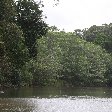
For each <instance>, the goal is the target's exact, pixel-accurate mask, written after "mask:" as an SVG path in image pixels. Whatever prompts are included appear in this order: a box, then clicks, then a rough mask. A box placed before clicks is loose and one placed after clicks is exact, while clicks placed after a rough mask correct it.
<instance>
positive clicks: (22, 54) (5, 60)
mask: <svg viewBox="0 0 112 112" xmlns="http://www.w3.org/2000/svg"><path fill="white" fill-rule="evenodd" d="M15 14H16V13H15V7H14V1H13V0H1V1H0V50H1V53H2V54H0V61H1V63H0V83H2V84H3V82H5V83H12V84H17V82H18V81H19V78H20V70H21V68H22V66H23V65H24V64H25V61H26V60H27V58H26V57H27V49H26V48H25V46H24V38H23V36H22V31H21V30H20V29H19V27H18V26H17V25H16V24H15V23H14V17H15Z"/></svg>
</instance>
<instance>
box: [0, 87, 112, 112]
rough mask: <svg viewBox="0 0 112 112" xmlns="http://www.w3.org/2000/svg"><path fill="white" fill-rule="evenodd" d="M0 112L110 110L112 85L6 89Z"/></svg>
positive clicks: (89, 111) (86, 111)
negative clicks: (110, 86) (111, 86)
mask: <svg viewBox="0 0 112 112" xmlns="http://www.w3.org/2000/svg"><path fill="white" fill-rule="evenodd" d="M0 112H112V88H54V87H43V88H21V89H8V90H4V93H1V94H0Z"/></svg>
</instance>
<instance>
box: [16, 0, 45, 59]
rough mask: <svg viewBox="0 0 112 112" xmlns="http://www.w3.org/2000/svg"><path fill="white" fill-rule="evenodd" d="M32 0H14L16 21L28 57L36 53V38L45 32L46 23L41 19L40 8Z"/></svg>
mask: <svg viewBox="0 0 112 112" xmlns="http://www.w3.org/2000/svg"><path fill="white" fill-rule="evenodd" d="M39 8H40V7H39V4H37V3H36V2H34V1H33V0H18V1H16V11H17V16H16V23H17V25H19V26H20V27H21V29H22V31H23V33H24V37H25V45H26V46H27V47H28V50H29V54H30V57H35V56H36V55H37V50H36V49H37V48H36V40H37V39H38V38H40V37H41V36H43V35H45V34H46V32H47V24H46V23H45V22H44V21H43V15H42V10H40V9H39Z"/></svg>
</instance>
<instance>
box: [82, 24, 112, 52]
mask: <svg viewBox="0 0 112 112" xmlns="http://www.w3.org/2000/svg"><path fill="white" fill-rule="evenodd" d="M83 38H84V39H86V40H87V41H89V42H93V43H95V44H98V45H100V46H101V47H102V48H104V49H106V50H107V51H108V52H109V53H111V52H112V24H111V23H110V24H109V25H107V24H104V25H102V26H96V25H94V26H91V27H90V28H89V29H86V30H84V31H83Z"/></svg>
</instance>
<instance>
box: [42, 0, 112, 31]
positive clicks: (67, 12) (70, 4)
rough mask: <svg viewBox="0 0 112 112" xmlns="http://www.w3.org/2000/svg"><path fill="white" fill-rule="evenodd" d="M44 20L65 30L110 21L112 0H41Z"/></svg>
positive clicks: (111, 17) (111, 18)
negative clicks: (55, 1) (43, 5)
mask: <svg viewBox="0 0 112 112" xmlns="http://www.w3.org/2000/svg"><path fill="white" fill-rule="evenodd" d="M43 1H44V4H45V7H44V8H43V11H44V14H45V15H46V16H47V20H46V22H47V23H48V24H50V25H55V26H57V27H58V28H60V29H63V28H64V29H65V30H66V31H73V30H74V29H77V28H81V29H82V28H87V27H90V26H92V25H101V24H104V23H110V22H112V14H111V11H112V0H60V2H59V5H57V6H54V7H53V4H54V0H43Z"/></svg>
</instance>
